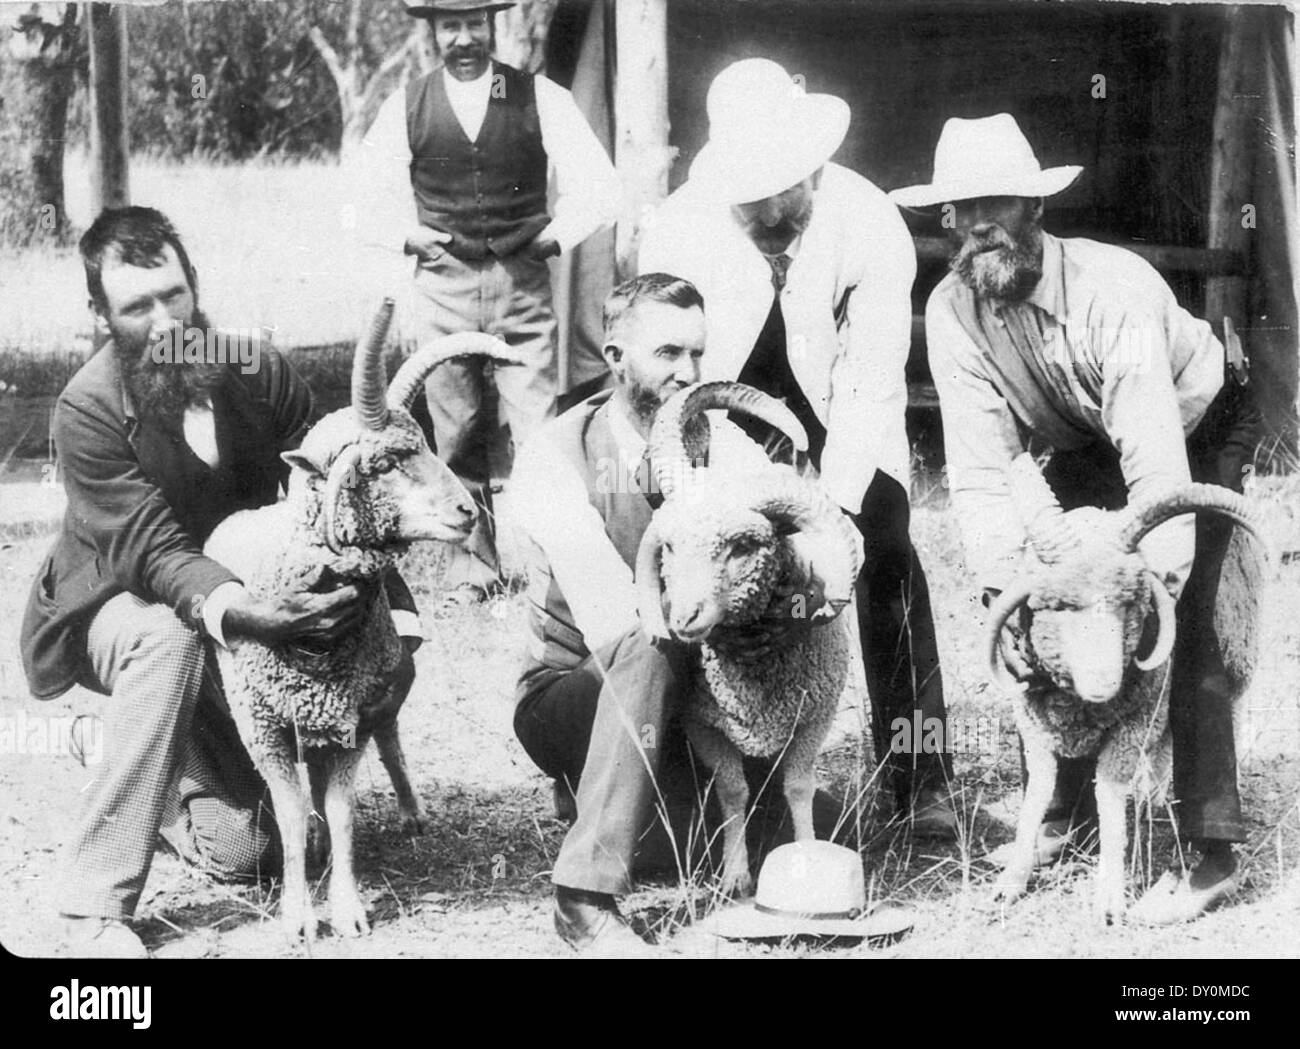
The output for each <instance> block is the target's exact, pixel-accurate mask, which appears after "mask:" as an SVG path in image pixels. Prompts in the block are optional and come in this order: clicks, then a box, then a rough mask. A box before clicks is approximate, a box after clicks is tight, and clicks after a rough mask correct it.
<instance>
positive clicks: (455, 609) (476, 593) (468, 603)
mask: <svg viewBox="0 0 1300 1049" xmlns="http://www.w3.org/2000/svg"><path fill="white" fill-rule="evenodd" d="M487 599H488V592H487V591H486V590H484V589H483V588H482V587H481V586H475V585H474V584H473V583H461V584H460V586H454V587H452V588H451V589H450V590H448V591H447V592H446V593H445V594H443V595H442V599H441V600H440V601H439V602H438V603H437V604H436V605H435V606H434V609H433V618H434V619H455V618H456V617H457V616H459V615H461V614H463V613H465V612H468V611H469V610H470V609H471V608H473V607H474V606H475V605H481V604H482V603H483V602H484V601H486V600H487Z"/></svg>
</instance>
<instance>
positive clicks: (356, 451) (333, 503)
mask: <svg viewBox="0 0 1300 1049" xmlns="http://www.w3.org/2000/svg"><path fill="white" fill-rule="evenodd" d="M360 462H361V446H360V445H359V444H350V445H348V446H347V447H346V448H344V449H343V451H342V452H340V453H339V456H338V458H337V459H335V460H334V463H333V465H332V466H331V467H330V472H329V476H328V477H327V478H326V480H325V494H324V496H322V498H321V512H322V514H323V515H324V522H323V526H324V533H325V545H326V546H328V547H329V548H330V551H331V552H332V553H335V554H337V553H338V552H339V546H340V544H339V540H338V535H337V534H336V533H335V531H334V529H335V527H336V524H337V521H338V513H339V500H340V499H341V498H342V497H343V493H344V491H345V490H346V489H348V488H351V487H353V486H354V485H355V484H356V483H357V466H358V464H359V463H360Z"/></svg>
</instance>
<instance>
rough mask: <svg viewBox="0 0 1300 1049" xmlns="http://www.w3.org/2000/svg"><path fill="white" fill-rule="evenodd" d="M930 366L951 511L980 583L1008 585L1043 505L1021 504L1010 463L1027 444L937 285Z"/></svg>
mask: <svg viewBox="0 0 1300 1049" xmlns="http://www.w3.org/2000/svg"><path fill="white" fill-rule="evenodd" d="M925 337H926V344H927V348H928V353H929V359H930V372H931V374H932V376H933V378H934V385H935V388H936V389H937V390H938V392H939V408H940V411H941V413H942V415H943V440H944V454H945V456H946V458H947V480H948V487H949V494H950V496H951V498H952V510H953V513H954V514H955V515H956V517H957V522H958V526H959V528H960V531H961V535H962V541H963V545H964V546H965V548H966V559H967V564H968V565H969V567H970V569H971V572H972V573H973V574H974V576H975V581H976V583H977V585H979V586H981V587H991V588H993V589H996V590H1004V589H1006V587H1007V585H1008V584H1009V582H1010V581H1011V579H1012V578H1013V577H1014V576H1015V574H1016V569H1017V567H1018V566H1019V563H1020V559H1021V554H1022V551H1023V548H1024V542H1025V534H1024V527H1023V525H1022V524H1021V521H1022V516H1021V515H1022V514H1023V519H1024V520H1032V519H1033V518H1034V517H1035V516H1036V514H1037V511H1038V510H1040V509H1043V508H1042V507H1017V506H1016V505H1015V503H1014V502H1013V500H1012V498H1011V490H1010V487H1009V485H1008V483H1007V470H1008V468H1009V467H1010V466H1011V461H1012V460H1013V459H1014V458H1015V457H1016V456H1017V455H1019V454H1020V452H1022V451H1023V450H1024V449H1023V447H1022V442H1021V440H1020V435H1019V432H1018V431H1017V429H1016V423H1015V417H1014V415H1013V414H1012V412H1011V408H1010V406H1009V405H1008V404H1007V402H1006V400H1005V399H1004V398H1003V397H1002V395H1001V394H999V393H998V391H997V389H996V388H995V387H994V386H993V383H992V382H990V381H989V379H988V378H987V376H986V375H985V374H984V372H983V369H982V368H980V366H979V356H980V355H979V349H978V348H977V347H976V346H975V344H974V343H973V342H972V341H971V339H970V337H969V336H968V335H967V334H966V333H965V331H963V330H962V327H961V325H960V324H959V323H958V322H957V319H956V318H955V317H954V316H953V315H952V310H951V309H950V308H949V307H948V306H947V304H946V303H945V302H943V300H942V296H941V294H940V293H939V292H937V291H936V293H935V294H932V295H931V296H930V301H929V303H928V305H927V306H926V311H925Z"/></svg>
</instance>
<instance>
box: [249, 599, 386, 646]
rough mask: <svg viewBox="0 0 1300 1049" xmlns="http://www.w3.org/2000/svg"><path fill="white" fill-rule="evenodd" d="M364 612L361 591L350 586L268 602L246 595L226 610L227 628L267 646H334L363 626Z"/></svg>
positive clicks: (269, 600)
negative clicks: (290, 643) (294, 642)
mask: <svg viewBox="0 0 1300 1049" xmlns="http://www.w3.org/2000/svg"><path fill="white" fill-rule="evenodd" d="M362 611H363V605H362V601H361V591H360V590H359V589H357V587H355V586H351V585H348V586H341V587H339V588H338V589H337V590H331V591H329V592H327V593H323V594H313V593H307V592H299V593H293V594H285V595H284V596H282V597H278V598H268V599H265V600H257V599H255V598H253V597H250V596H249V595H248V594H247V593H245V594H242V595H241V596H240V597H238V598H237V599H236V600H234V601H233V602H232V603H231V605H230V607H229V608H227V609H226V616H225V629H226V632H227V633H230V634H240V635H242V636H244V637H251V638H255V639H256V640H258V641H262V642H265V643H266V644H277V643H279V642H282V641H296V642H299V643H307V644H314V645H332V644H334V643H335V642H337V641H338V640H339V639H341V638H344V637H346V636H347V635H348V634H350V633H352V632H353V631H354V630H356V629H357V627H358V626H360V624H361V613H362Z"/></svg>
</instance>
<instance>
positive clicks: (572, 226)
mask: <svg viewBox="0 0 1300 1049" xmlns="http://www.w3.org/2000/svg"><path fill="white" fill-rule="evenodd" d="M405 2H406V7H407V11H408V13H409V14H411V15H412V16H413V17H416V18H424V19H427V20H428V21H429V22H430V23H431V25H432V27H433V37H434V41H435V43H436V45H437V50H438V53H439V55H440V57H441V58H442V62H443V66H442V68H441V69H439V70H435V71H434V72H433V73H430V74H429V75H427V76H423V77H420V78H418V79H416V80H414V81H412V82H411V83H409V84H408V85H407V86H406V88H405V89H404V90H403V91H399V92H397V93H395V94H394V95H393V96H392V97H391V98H389V99H388V101H387V102H385V103H384V105H383V106H382V107H381V109H380V111H379V114H378V116H377V117H376V118H375V122H374V124H373V125H372V127H371V129H370V131H369V133H368V134H367V136H366V140H365V142H364V143H363V144H362V146H361V149H360V154H361V155H360V156H359V158H358V161H357V168H356V178H357V192H358V194H359V198H358V199H359V203H358V213H359V214H358V221H359V223H360V226H361V228H362V230H363V237H364V239H365V240H366V241H368V242H370V243H373V244H375V245H377V246H379V247H381V248H382V249H384V250H385V251H386V252H387V253H388V254H389V255H390V256H391V257H392V258H393V259H400V258H401V255H402V253H405V254H406V255H408V256H414V258H415V289H414V292H415V293H414V296H413V321H414V325H415V335H416V337H417V339H418V341H419V342H420V343H421V344H423V343H425V342H426V341H429V340H432V339H436V338H438V337H439V336H442V335H447V334H450V333H453V332H461V331H485V332H489V333H490V334H493V335H496V336H499V337H500V338H502V339H504V340H505V341H506V342H507V343H508V344H510V346H511V347H513V348H514V349H515V350H516V351H517V352H518V353H520V354H521V355H522V356H523V357H524V358H525V360H526V363H525V364H524V365H522V366H520V367H512V368H508V369H502V370H499V371H496V372H495V373H494V374H493V381H494V382H495V386H496V390H497V393H498V395H499V403H500V408H501V421H502V422H504V423H508V424H509V426H510V435H511V438H512V440H513V441H514V443H515V444H516V445H518V444H520V443H522V442H523V441H524V440H526V439H527V437H528V436H529V434H530V433H531V432H532V431H533V430H534V429H535V428H536V427H537V425H538V424H539V423H541V422H542V421H543V420H544V419H546V418H547V417H549V416H551V415H553V414H554V412H555V397H556V367H555V336H556V322H555V315H554V313H553V312H552V309H551V284H550V273H549V269H548V267H547V261H546V260H547V259H548V258H550V257H551V256H554V255H559V254H560V253H561V252H563V251H566V250H568V249H570V248H572V247H574V246H575V245H577V244H578V243H580V242H581V241H583V240H585V239H586V238H587V237H588V236H590V235H591V234H592V233H594V232H596V230H598V229H600V228H601V227H602V226H607V225H609V224H610V223H611V222H613V220H614V217H615V214H616V212H617V209H618V202H619V194H620V191H619V183H618V178H617V176H616V175H615V173H614V169H613V167H612V165H611V164H610V162H609V158H608V156H606V154H605V150H604V148H603V147H602V146H601V145H600V142H599V141H598V140H597V138H596V136H595V134H594V133H593V132H592V130H591V127H590V126H589V125H588V124H587V122H586V120H585V118H584V117H583V116H582V114H581V113H580V112H579V111H578V108H577V106H576V104H575V103H574V101H573V97H572V96H571V95H570V94H569V93H568V92H567V91H565V90H564V89H563V88H561V87H559V86H558V85H556V84H554V83H552V82H551V81H550V80H547V79H546V78H545V77H542V76H533V75H532V74H529V73H525V72H521V71H520V70H517V69H514V68H512V67H510V66H508V65H506V64H505V63H503V62H499V61H496V60H494V59H493V58H492V49H493V45H494V43H495V28H494V23H493V17H494V15H495V13H496V12H498V11H501V10H505V9H507V8H511V7H514V6H515V5H514V4H513V3H511V2H504V3H485V2H483V0H405ZM550 167H554V169H555V182H556V189H557V193H556V201H555V207H554V211H553V212H552V210H551V209H550V208H549V207H548V204H547V183H548V177H547V174H548V168H550ZM438 371H439V373H440V374H438V375H436V376H434V377H432V378H431V379H430V380H429V383H428V386H427V391H426V392H427V395H428V398H427V399H428V407H429V414H430V417H431V419H432V425H433V438H434V444H435V447H436V451H437V453H438V455H439V456H440V457H441V458H442V459H443V460H445V461H446V462H447V463H448V465H450V466H451V468H452V469H453V470H454V471H455V472H456V474H457V475H458V476H459V477H460V479H461V480H462V481H464V482H465V484H466V486H467V487H468V488H469V489H470V491H471V492H472V493H473V494H474V496H475V499H476V501H477V502H478V504H479V508H480V512H479V521H478V524H477V525H476V527H475V530H474V533H473V534H472V535H471V536H470V539H469V541H468V542H467V543H466V544H465V548H464V549H463V550H457V551H455V552H454V555H453V558H452V561H451V563H450V566H449V568H448V572H447V576H446V583H447V586H448V590H449V594H448V597H447V598H446V599H445V601H444V606H443V608H442V613H443V614H446V613H447V612H450V611H453V610H454V609H455V608H456V607H459V606H460V605H466V604H469V603H472V602H473V601H476V600H481V599H482V598H483V597H484V596H485V595H486V594H487V593H488V592H489V591H490V590H492V589H493V588H495V587H496V586H497V584H498V582H499V571H500V568H499V562H498V558H497V552H496V540H495V534H494V528H493V525H492V520H493V515H492V500H491V489H490V469H489V461H488V459H489V451H490V449H491V446H492V444H493V437H494V432H495V426H494V425H493V423H494V421H495V420H494V419H493V415H492V413H491V412H490V411H488V410H486V408H485V387H486V382H487V380H486V378H485V376H484V373H483V370H482V364H481V363H478V364H469V363H466V364H457V363H454V362H453V363H452V364H450V365H447V366H445V367H442V368H439V369H438Z"/></svg>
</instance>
